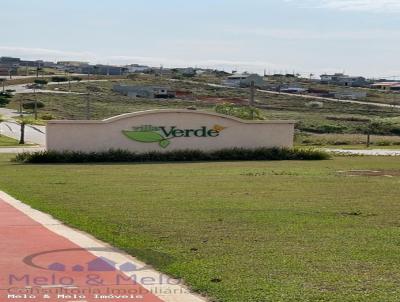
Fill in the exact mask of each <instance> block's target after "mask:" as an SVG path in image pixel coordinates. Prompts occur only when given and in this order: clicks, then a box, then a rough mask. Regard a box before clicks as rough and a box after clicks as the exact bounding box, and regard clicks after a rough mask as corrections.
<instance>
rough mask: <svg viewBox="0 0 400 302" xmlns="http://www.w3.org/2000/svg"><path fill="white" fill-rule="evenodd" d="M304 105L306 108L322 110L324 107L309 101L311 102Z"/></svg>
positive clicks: (320, 103) (319, 103)
mask: <svg viewBox="0 0 400 302" xmlns="http://www.w3.org/2000/svg"><path fill="white" fill-rule="evenodd" d="M304 105H305V106H306V107H308V108H323V107H324V103H322V102H317V101H311V102H308V103H305V104H304Z"/></svg>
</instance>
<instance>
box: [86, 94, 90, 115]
mask: <svg viewBox="0 0 400 302" xmlns="http://www.w3.org/2000/svg"><path fill="white" fill-rule="evenodd" d="M86 119H87V120H90V91H88V92H87V94H86Z"/></svg>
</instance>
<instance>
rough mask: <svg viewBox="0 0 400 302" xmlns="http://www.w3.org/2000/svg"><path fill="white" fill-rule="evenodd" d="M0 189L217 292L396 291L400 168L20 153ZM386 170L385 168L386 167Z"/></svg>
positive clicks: (350, 296) (256, 297)
mask: <svg viewBox="0 0 400 302" xmlns="http://www.w3.org/2000/svg"><path fill="white" fill-rule="evenodd" d="M10 157H11V156H10V155H0V171H1V173H0V189H2V190H4V191H6V192H8V193H10V194H12V195H13V196H15V197H16V198H18V199H21V200H23V201H24V202H26V203H28V204H30V205H32V206H33V207H34V208H37V209H39V210H42V211H45V212H48V213H50V214H52V215H53V216H55V217H56V218H58V219H60V220H62V221H64V222H66V223H68V224H69V225H72V226H74V227H77V228H79V229H82V230H84V231H87V232H89V233H91V234H93V235H95V236H96V237H98V238H100V239H102V240H104V241H107V242H109V243H111V244H113V245H115V246H117V247H120V248H122V249H124V250H125V251H127V252H129V253H130V254H132V255H135V256H137V257H138V258H140V259H142V260H144V261H147V262H148V263H149V264H152V265H154V266H155V267H156V268H158V269H160V270H162V271H164V272H166V273H169V274H171V275H174V276H177V277H182V278H184V280H185V281H186V282H187V283H188V284H189V285H190V286H191V287H192V288H193V289H194V290H196V291H199V292H201V293H204V294H208V295H209V296H210V297H212V298H213V299H215V301H229V302H231V301H232V302H244V301H246V302H253V301H254V302H256V301H257V302H264V301H274V302H276V301H282V302H288V301H293V302H294V301H296V302H298V301H338V302H339V301H340V302H343V301H363V302H365V301H371V302H372V301H373V302H376V301H385V302H389V301H393V302H394V301H398V297H399V296H400V287H399V280H400V253H399V252H400V223H399V215H400V203H399V202H398V201H399V195H400V186H399V184H400V178H399V176H393V177H387V176H375V177H371V176H370V177H367V176H347V175H345V174H343V173H339V172H338V171H347V170H351V169H356V170H363V169H372V170H390V171H392V170H396V171H399V170H400V161H399V160H398V158H392V157H338V158H334V159H333V160H328V161H311V162H310V161H302V162H300V161H290V162H287V161H286V162H234V163H228V162H225V163H215V162H213V163H190V164H185V163H182V164H120V165H111V164H103V165H94V164H92V165H49V164H47V165H21V164H16V163H12V162H10V161H9V159H10ZM390 171H388V172H385V174H390Z"/></svg>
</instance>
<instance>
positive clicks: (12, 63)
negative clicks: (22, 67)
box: [0, 57, 21, 67]
mask: <svg viewBox="0 0 400 302" xmlns="http://www.w3.org/2000/svg"><path fill="white" fill-rule="evenodd" d="M20 63H21V59H20V58H13V57H0V64H2V65H7V66H9V67H18V66H19V64H20Z"/></svg>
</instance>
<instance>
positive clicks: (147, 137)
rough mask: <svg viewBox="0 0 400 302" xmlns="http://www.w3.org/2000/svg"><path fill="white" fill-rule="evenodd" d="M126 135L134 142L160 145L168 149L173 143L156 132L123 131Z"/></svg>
mask: <svg viewBox="0 0 400 302" xmlns="http://www.w3.org/2000/svg"><path fill="white" fill-rule="evenodd" d="M122 132H123V133H124V135H125V136H126V137H127V138H129V139H131V140H134V141H137V142H141V143H158V144H159V145H160V147H161V148H167V147H168V145H169V144H170V143H171V142H170V141H169V140H168V139H167V138H165V137H164V136H162V135H161V134H160V133H158V132H155V131H128V130H123V131H122Z"/></svg>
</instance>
